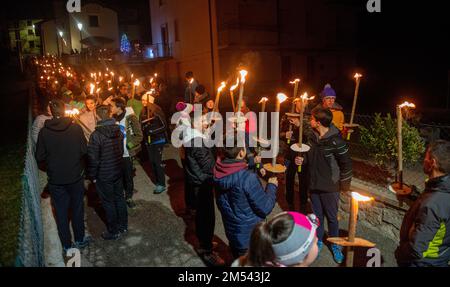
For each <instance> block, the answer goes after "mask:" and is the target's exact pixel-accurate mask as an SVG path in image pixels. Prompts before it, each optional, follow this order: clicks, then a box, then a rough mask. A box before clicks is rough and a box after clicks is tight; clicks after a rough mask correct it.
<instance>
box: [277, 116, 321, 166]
mask: <svg viewBox="0 0 450 287" xmlns="http://www.w3.org/2000/svg"><path fill="white" fill-rule="evenodd" d="M310 117H311V115H310V114H309V113H305V114H304V115H303V144H306V145H309V146H311V138H313V137H314V131H313V130H312V128H311V124H310ZM289 126H290V123H289V118H288V117H287V116H285V117H283V119H282V121H281V131H282V133H284V134H285V133H286V132H288V131H289ZM299 132H300V130H299V128H298V127H296V126H295V125H292V137H291V141H290V143H289V144H288V143H287V139H286V136H284V138H282V139H281V141H280V142H282V143H283V149H284V150H283V154H284V157H285V158H286V159H289V160H291V161H293V160H294V159H295V157H296V156H298V153H297V152H295V151H293V150H292V149H291V146H292V145H293V144H295V143H297V142H298V134H299Z"/></svg>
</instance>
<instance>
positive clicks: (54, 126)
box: [35, 117, 87, 185]
mask: <svg viewBox="0 0 450 287" xmlns="http://www.w3.org/2000/svg"><path fill="white" fill-rule="evenodd" d="M86 152H87V144H86V138H85V136H84V133H83V130H82V129H81V127H80V126H79V125H78V124H75V123H73V122H72V119H70V118H66V117H64V118H58V119H51V120H47V121H46V122H45V124H44V127H43V128H42V129H41V131H40V132H39V136H38V141H37V145H36V154H35V157H36V161H37V162H38V163H39V164H45V165H46V169H47V175H48V182H49V183H50V184H54V185H67V184H73V183H75V182H77V181H79V180H81V179H82V178H83V176H84V167H83V160H84V157H85V155H86Z"/></svg>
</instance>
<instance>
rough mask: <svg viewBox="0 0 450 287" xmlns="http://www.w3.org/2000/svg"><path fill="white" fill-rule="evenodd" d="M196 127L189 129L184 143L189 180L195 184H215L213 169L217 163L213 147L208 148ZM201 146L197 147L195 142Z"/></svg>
mask: <svg viewBox="0 0 450 287" xmlns="http://www.w3.org/2000/svg"><path fill="white" fill-rule="evenodd" d="M197 133H198V132H197V131H196V130H195V129H188V131H187V135H186V136H185V137H184V140H183V143H184V148H185V155H186V173H187V175H188V182H189V183H190V184H193V185H202V184H205V183H206V184H211V185H212V184H213V169H214V165H215V163H216V160H215V157H214V154H213V151H212V149H210V148H207V147H206V146H205V145H204V143H203V141H202V138H201V137H199V136H197V135H198V134H197ZM196 142H197V143H199V144H200V146H199V147H195V143H196Z"/></svg>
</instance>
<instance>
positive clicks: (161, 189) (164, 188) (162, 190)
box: [153, 185, 167, 194]
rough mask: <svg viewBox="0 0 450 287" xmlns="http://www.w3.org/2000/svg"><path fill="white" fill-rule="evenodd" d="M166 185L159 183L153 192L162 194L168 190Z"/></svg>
mask: <svg viewBox="0 0 450 287" xmlns="http://www.w3.org/2000/svg"><path fill="white" fill-rule="evenodd" d="M166 189H167V188H166V187H165V186H162V185H157V186H156V188H155V190H154V191H153V194H161V193H163V192H164V191H166Z"/></svg>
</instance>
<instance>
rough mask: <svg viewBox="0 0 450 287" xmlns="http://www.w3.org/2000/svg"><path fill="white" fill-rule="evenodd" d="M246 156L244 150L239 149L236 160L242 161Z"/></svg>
mask: <svg viewBox="0 0 450 287" xmlns="http://www.w3.org/2000/svg"><path fill="white" fill-rule="evenodd" d="M246 156H247V151H246V149H245V148H243V149H241V151H240V152H239V155H238V157H237V159H244V158H245V157H246Z"/></svg>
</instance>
